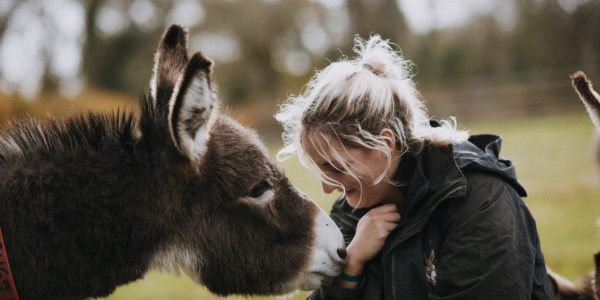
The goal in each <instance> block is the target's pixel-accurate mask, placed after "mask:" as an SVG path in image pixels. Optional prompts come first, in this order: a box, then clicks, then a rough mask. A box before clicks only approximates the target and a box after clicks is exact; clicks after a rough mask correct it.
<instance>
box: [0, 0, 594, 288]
mask: <svg viewBox="0 0 600 300" xmlns="http://www.w3.org/2000/svg"><path fill="white" fill-rule="evenodd" d="M171 23H179V24H183V25H185V26H187V27H189V28H190V40H189V43H190V45H189V46H190V51H191V52H196V51H202V52H204V53H205V54H206V55H207V56H209V57H210V58H212V59H213V60H214V61H215V63H216V65H215V80H216V81H217V83H218V87H219V88H218V89H219V93H220V99H221V101H222V102H223V103H224V106H225V107H226V109H225V110H226V111H227V113H229V114H231V115H233V116H234V117H235V118H236V119H238V120H239V121H240V122H241V123H243V124H245V125H248V126H251V127H253V128H255V129H256V130H257V131H258V132H259V134H260V135H261V136H262V137H263V139H264V141H265V142H266V143H267V145H268V146H269V148H270V149H272V151H273V153H275V152H276V151H277V149H278V148H279V147H280V146H281V141H280V140H281V139H280V134H281V131H282V129H281V126H280V125H278V124H277V123H276V121H275V120H274V118H273V114H274V113H275V112H276V111H277V109H278V107H277V105H279V104H281V103H282V102H283V101H284V100H285V99H286V98H287V97H288V96H289V95H292V94H299V93H300V92H301V89H302V86H303V85H304V84H306V83H307V82H308V80H309V79H310V77H311V76H313V75H314V72H315V70H317V69H322V68H323V67H325V66H326V65H327V64H329V63H330V62H331V61H336V60H338V59H339V58H340V57H341V56H342V54H345V55H348V56H350V57H352V55H353V52H352V46H353V39H354V36H355V35H357V34H358V35H360V36H361V37H363V38H366V37H368V36H369V35H370V34H372V33H377V34H380V35H381V36H382V37H383V38H385V39H389V40H390V41H391V42H393V43H395V44H397V45H398V47H399V48H400V49H401V50H402V53H403V55H404V56H405V57H406V58H408V59H409V60H411V61H413V62H414V63H415V66H414V67H413V70H412V71H413V74H414V75H415V76H414V80H415V82H416V83H417V89H418V90H419V91H420V92H421V93H422V95H423V100H424V101H425V102H426V104H427V106H428V108H429V112H430V115H431V116H432V117H434V118H438V119H446V118H448V117H450V116H456V117H457V120H458V123H459V124H461V127H463V128H466V129H470V130H472V133H473V134H476V133H495V134H500V135H502V136H503V137H504V139H505V141H504V149H503V154H504V155H505V156H507V157H509V158H511V159H513V160H514V161H515V163H516V165H517V173H518V175H519V177H520V180H521V181H522V183H523V184H524V185H525V187H526V188H528V191H529V197H528V198H526V199H525V200H526V201H527V203H528V204H529V206H530V209H531V210H532V213H533V214H534V216H535V217H536V219H537V221H538V228H539V230H540V236H541V240H542V246H543V250H544V253H545V255H546V262H547V263H548V265H549V266H550V267H551V268H553V269H554V270H555V271H557V272H558V273H560V274H563V275H564V276H565V277H567V278H568V279H571V280H573V279H576V278H577V277H579V276H580V275H584V274H586V273H587V272H589V270H591V268H592V265H593V259H592V254H593V253H594V252H595V251H597V250H600V244H599V243H598V229H597V227H596V225H595V222H596V219H597V218H598V216H599V214H598V211H599V210H598V200H600V196H599V195H598V184H599V183H600V180H598V168H597V165H596V159H595V157H594V155H595V154H594V151H595V150H593V148H592V144H591V137H592V135H593V132H594V130H593V126H592V124H591V122H590V121H589V118H588V117H587V115H585V110H584V108H583V105H582V104H581V102H580V101H579V100H578V97H577V95H576V94H575V92H574V91H573V89H572V88H571V86H570V79H569V77H568V75H570V74H572V73H574V72H575V71H577V70H583V71H585V72H586V73H587V75H588V77H590V79H591V80H592V81H595V82H598V84H600V0H172V1H167V0H135V1H129V0H128V1H124V0H2V1H0V123H6V122H7V121H8V120H10V119H11V118H14V117H22V116H34V117H38V118H44V117H45V116H47V115H48V114H54V115H56V114H58V115H61V114H70V113H74V112H79V111H87V110H104V111H112V110H115V109H116V108H117V107H123V106H125V107H127V108H128V109H131V110H136V109H137V97H138V95H139V94H140V93H142V92H146V91H148V83H149V80H150V78H151V76H152V67H153V56H154V51H155V49H156V46H157V44H158V41H159V38H160V35H161V34H162V32H163V31H164V29H165V28H166V27H167V26H168V25H169V24H171ZM281 165H282V167H283V168H284V169H285V170H286V173H287V174H288V175H289V176H290V177H291V178H292V180H293V181H294V183H295V184H296V185H297V186H298V187H300V188H301V189H302V190H304V191H305V192H307V193H308V194H309V195H310V196H311V197H313V198H314V199H315V200H316V201H317V202H318V203H319V204H320V205H321V206H322V207H323V208H324V209H325V210H326V211H328V210H329V208H330V206H331V203H332V201H333V199H334V198H335V197H336V195H324V194H323V192H322V191H321V190H320V185H319V182H318V181H316V179H314V178H313V176H311V175H310V174H308V173H307V172H306V171H305V170H304V169H303V168H302V167H301V166H299V165H298V163H297V162H295V161H290V162H283V163H282V164H281ZM305 295H306V294H304V293H300V294H297V295H295V296H290V297H293V298H298V299H301V298H304V297H305ZM193 297H195V298H206V297H209V298H210V297H214V296H212V295H210V294H208V293H207V292H206V291H204V290H202V289H201V288H197V287H196V286H195V285H194V284H193V283H191V282H189V280H188V279H187V278H185V277H184V278H181V279H176V278H174V277H169V276H161V275H158V274H156V273H151V274H150V275H149V276H148V278H147V279H146V281H140V282H136V283H134V284H132V285H131V286H128V287H125V288H122V289H119V290H118V291H117V293H115V295H113V296H111V299H188V298H193Z"/></svg>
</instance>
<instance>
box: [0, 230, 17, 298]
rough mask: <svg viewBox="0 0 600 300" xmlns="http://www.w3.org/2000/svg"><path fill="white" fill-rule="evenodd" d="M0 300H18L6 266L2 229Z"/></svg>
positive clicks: (0, 245) (10, 274) (0, 240)
mask: <svg viewBox="0 0 600 300" xmlns="http://www.w3.org/2000/svg"><path fill="white" fill-rule="evenodd" d="M0 300H19V295H17V288H16V287H15V282H14V281H13V276H12V272H11V271H10V266H9V265H8V257H7V255H6V248H5V247H4V238H3V237H2V229H0Z"/></svg>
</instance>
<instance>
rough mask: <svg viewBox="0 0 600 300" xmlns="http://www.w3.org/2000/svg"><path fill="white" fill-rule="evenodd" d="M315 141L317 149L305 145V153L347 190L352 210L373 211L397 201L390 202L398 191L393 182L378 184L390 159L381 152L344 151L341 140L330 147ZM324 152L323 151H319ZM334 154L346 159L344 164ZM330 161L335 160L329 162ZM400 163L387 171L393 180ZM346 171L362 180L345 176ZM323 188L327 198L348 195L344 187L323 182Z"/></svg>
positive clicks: (323, 142) (330, 143)
mask: <svg viewBox="0 0 600 300" xmlns="http://www.w3.org/2000/svg"><path fill="white" fill-rule="evenodd" d="M313 141H314V145H313V144H312V143H310V142H308V143H304V145H305V149H304V150H305V151H306V153H307V154H308V156H310V158H311V159H312V160H313V161H314V162H315V163H316V164H317V166H318V167H319V169H320V170H321V171H322V172H323V173H324V174H325V175H326V176H327V177H329V178H331V179H332V180H334V181H337V182H339V183H340V184H341V185H342V186H343V187H344V189H345V196H346V198H347V199H348V203H349V204H350V206H352V207H354V208H363V207H371V206H374V205H377V204H379V203H381V202H383V201H384V200H393V199H388V198H390V197H394V195H396V193H397V191H398V189H397V188H396V187H395V186H394V185H392V184H391V183H390V182H389V180H386V179H384V180H382V181H380V182H378V183H375V181H376V179H377V178H378V177H379V176H380V175H381V174H382V173H383V172H385V169H386V166H387V157H386V156H385V155H384V154H383V153H382V152H381V151H377V150H364V149H357V148H346V149H344V148H343V147H342V145H341V144H340V143H339V142H338V141H337V140H335V139H332V140H330V141H329V144H328V143H327V141H325V140H324V139H323V138H322V137H320V136H318V137H315V138H314V139H313ZM329 145H331V146H329ZM315 146H316V147H315ZM320 149H323V150H322V151H319V150H320ZM334 151H335V152H337V153H338V154H339V155H340V156H341V157H342V158H343V160H342V161H337V160H336V159H335V156H334V155H332V153H334ZM320 152H321V153H320ZM326 157H330V158H331V159H330V160H327V158H326ZM397 163H398V161H397V160H396V161H393V163H392V167H391V168H389V170H388V171H387V174H386V176H387V178H392V176H393V174H394V172H395V170H396V167H397ZM342 170H347V171H350V172H351V173H353V174H354V175H356V177H357V178H358V179H359V180H358V181H357V180H356V178H355V177H353V176H352V175H350V174H346V173H344V172H342ZM322 185H323V191H324V192H325V193H327V194H330V193H331V192H333V191H340V192H344V190H343V189H342V188H341V187H339V186H336V185H330V184H328V183H325V182H322ZM361 192H362V193H361Z"/></svg>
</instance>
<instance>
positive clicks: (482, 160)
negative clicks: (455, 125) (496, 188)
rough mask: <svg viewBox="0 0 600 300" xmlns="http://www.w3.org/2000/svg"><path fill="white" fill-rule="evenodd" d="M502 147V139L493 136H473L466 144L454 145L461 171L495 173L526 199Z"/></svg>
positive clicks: (525, 194) (456, 159)
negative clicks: (501, 152)
mask: <svg viewBox="0 0 600 300" xmlns="http://www.w3.org/2000/svg"><path fill="white" fill-rule="evenodd" d="M501 145H502V137H500V136H497V135H491V134H486V135H473V136H471V137H469V140H468V141H466V142H461V143H453V144H452V146H453V148H454V154H455V161H456V164H457V166H458V168H459V169H461V170H475V171H484V172H490V173H493V174H495V175H496V176H498V177H500V178H502V179H503V180H504V181H506V182H507V183H509V184H510V185H511V186H512V187H513V188H514V189H515V190H516V191H517V192H518V193H519V195H520V196H521V197H526V196H527V192H526V191H525V188H524V187H523V186H522V185H521V184H520V183H519V181H518V180H517V173H516V171H515V166H514V164H513V162H512V161H510V160H508V159H506V158H504V157H502V156H500V148H501Z"/></svg>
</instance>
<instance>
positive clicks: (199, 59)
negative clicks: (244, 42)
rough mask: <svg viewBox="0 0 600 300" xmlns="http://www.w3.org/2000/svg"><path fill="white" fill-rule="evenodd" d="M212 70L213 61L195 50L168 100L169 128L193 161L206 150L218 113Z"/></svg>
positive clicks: (176, 144)
mask: <svg viewBox="0 0 600 300" xmlns="http://www.w3.org/2000/svg"><path fill="white" fill-rule="evenodd" d="M211 72H212V61H211V60H209V59H208V58H206V57H204V56H203V55H202V54H201V53H196V54H195V55H194V56H193V57H192V59H191V60H190V62H189V63H188V64H187V67H186V68H185V73H184V74H183V76H182V77H181V78H180V80H179V81H178V82H177V85H176V86H175V90H174V92H173V95H172V97H171V101H170V103H169V104H170V107H169V128H170V130H171V137H172V138H173V142H174V143H175V147H177V149H178V150H179V152H181V154H183V155H185V156H187V157H188V158H189V159H190V160H191V161H194V162H197V161H199V160H200V159H201V158H202V156H203V155H204V153H205V152H206V147H207V143H208V139H209V137H210V128H211V127H212V125H213V123H214V121H215V119H216V116H217V114H218V100H217V96H216V93H215V92H214V91H213V90H212V88H211Z"/></svg>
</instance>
